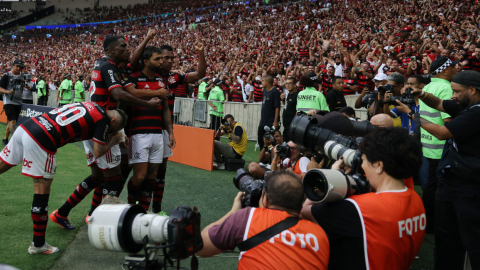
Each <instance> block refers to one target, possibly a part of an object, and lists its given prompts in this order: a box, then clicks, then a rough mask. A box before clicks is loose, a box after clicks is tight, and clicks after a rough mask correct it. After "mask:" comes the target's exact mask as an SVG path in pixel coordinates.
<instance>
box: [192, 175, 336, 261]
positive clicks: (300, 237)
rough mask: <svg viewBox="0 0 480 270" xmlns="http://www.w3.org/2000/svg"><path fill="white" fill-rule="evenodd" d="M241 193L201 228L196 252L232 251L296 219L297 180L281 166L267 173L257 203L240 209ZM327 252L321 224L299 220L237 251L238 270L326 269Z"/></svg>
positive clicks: (298, 202) (299, 202) (299, 204)
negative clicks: (200, 246)
mask: <svg viewBox="0 0 480 270" xmlns="http://www.w3.org/2000/svg"><path fill="white" fill-rule="evenodd" d="M242 196H243V193H242V192H239V193H238V194H237V196H236V197H235V201H234V203H233V206H232V210H230V212H228V213H227V214H226V215H225V216H224V217H222V218H221V219H220V220H218V221H216V222H214V223H212V224H210V225H208V226H207V227H205V229H203V231H202V239H203V249H202V250H200V251H199V252H197V255H199V256H201V257H212V256H215V255H217V254H219V253H221V252H222V251H225V250H233V249H235V247H236V246H237V245H238V244H240V243H242V242H243V241H245V240H247V239H249V238H251V237H252V236H255V235H257V234H258V233H260V232H262V231H264V230H265V229H267V228H271V227H272V226H274V225H275V224H277V223H279V222H281V221H283V220H285V219H286V218H289V217H295V218H298V215H299V213H300V209H301V208H302V203H303V200H304V195H303V187H302V183H301V182H300V180H299V179H298V177H297V176H296V175H295V174H293V173H291V172H285V171H279V172H272V173H271V174H270V175H269V176H268V177H267V179H266V181H265V183H264V185H263V191H262V196H261V198H260V201H259V206H260V207H259V208H254V207H246V208H244V209H242V201H241V199H242ZM287 234H288V236H287ZM244 250H245V249H244ZM329 253H330V250H329V245H328V239H327V236H326V235H325V232H324V231H323V230H322V228H321V227H320V226H318V225H316V224H313V223H312V222H310V221H307V220H304V219H299V220H298V223H296V225H293V226H291V227H290V228H288V230H284V231H282V232H281V233H279V234H277V235H275V236H273V237H269V238H267V239H265V241H264V242H261V243H260V244H258V245H256V246H254V247H253V248H251V249H248V250H246V251H245V252H242V253H240V260H239V262H238V269H327V267H328V257H329Z"/></svg>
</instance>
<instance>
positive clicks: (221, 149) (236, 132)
mask: <svg viewBox="0 0 480 270" xmlns="http://www.w3.org/2000/svg"><path fill="white" fill-rule="evenodd" d="M225 134H227V136H228V139H229V140H230V142H229V143H228V144H226V143H223V142H221V141H219V140H215V152H214V155H215V156H214V158H213V159H214V161H213V168H214V169H219V170H224V169H225V163H224V162H223V161H224V160H225V161H227V159H241V158H242V157H243V154H244V153H245V150H247V131H246V130H245V128H244V127H243V126H242V125H241V124H239V123H237V122H235V119H234V118H233V116H232V115H231V114H227V115H225V117H224V118H223V121H222V124H221V125H220V128H218V130H217V132H216V133H215V137H216V138H218V139H220V137H221V136H222V135H225ZM222 156H223V157H222Z"/></svg>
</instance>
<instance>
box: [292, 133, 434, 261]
mask: <svg viewBox="0 0 480 270" xmlns="http://www.w3.org/2000/svg"><path fill="white" fill-rule="evenodd" d="M358 149H359V150H360V151H362V153H363V155H362V160H363V163H362V166H361V167H362V169H363V171H364V174H365V176H366V178H367V180H368V181H369V183H370V186H371V192H369V193H366V194H359V195H354V196H351V197H350V198H348V199H346V200H342V201H338V202H332V203H317V204H315V203H314V202H312V201H310V200H308V199H307V200H306V201H305V203H304V205H303V209H302V212H301V216H302V217H303V218H305V219H308V220H311V221H314V222H317V223H318V224H319V225H320V226H321V227H322V228H323V229H324V230H325V232H326V233H327V235H328V237H329V240H330V245H331V246H330V248H331V255H330V265H329V269H372V270H375V269H409V268H410V265H411V264H412V262H413V260H414V258H415V256H416V255H417V252H418V251H419V249H420V246H421V244H422V241H423V237H424V235H425V226H426V217H425V209H424V207H423V203H422V200H421V199H420V197H419V196H418V195H417V193H415V191H414V190H413V189H409V188H407V187H406V186H405V184H404V179H407V178H410V177H412V176H414V175H416V174H417V173H418V170H419V168H420V165H421V156H422V151H421V145H420V143H419V142H418V141H417V140H416V139H415V138H413V136H409V135H408V131H407V130H405V129H403V128H377V129H374V130H373V131H372V132H370V133H369V134H368V135H366V136H365V137H364V138H363V140H362V142H361V144H360V145H359V148H358ZM332 169H337V170H342V171H344V172H345V173H350V170H351V169H350V168H349V167H347V166H346V165H345V164H343V158H341V159H340V160H339V161H337V162H336V163H335V164H334V165H333V166H332Z"/></svg>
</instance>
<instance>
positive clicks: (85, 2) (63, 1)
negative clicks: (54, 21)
mask: <svg viewBox="0 0 480 270" xmlns="http://www.w3.org/2000/svg"><path fill="white" fill-rule="evenodd" d="M94 4H95V0H47V6H53V5H54V6H55V9H56V10H55V11H58V10H59V9H60V12H66V10H67V8H68V11H69V12H70V11H73V12H74V11H75V9H76V8H79V9H81V10H84V9H85V8H90V9H93V7H94Z"/></svg>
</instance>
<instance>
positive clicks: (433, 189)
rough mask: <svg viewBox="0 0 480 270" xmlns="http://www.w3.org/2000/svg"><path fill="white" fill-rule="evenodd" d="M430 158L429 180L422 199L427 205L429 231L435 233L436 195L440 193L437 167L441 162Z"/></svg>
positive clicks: (427, 230) (427, 229)
mask: <svg viewBox="0 0 480 270" xmlns="http://www.w3.org/2000/svg"><path fill="white" fill-rule="evenodd" d="M427 159H428V182H427V184H426V185H425V188H424V189H423V196H422V201H423V205H424V206H425V214H426V216H427V228H426V232H427V233H433V231H434V228H435V197H436V194H437V193H440V190H439V185H438V179H437V167H438V163H439V162H440V160H439V159H430V158H427Z"/></svg>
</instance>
